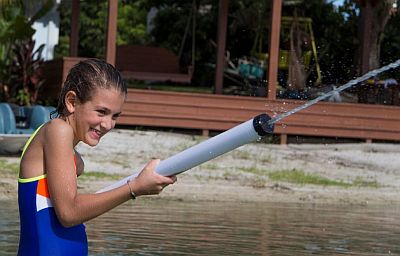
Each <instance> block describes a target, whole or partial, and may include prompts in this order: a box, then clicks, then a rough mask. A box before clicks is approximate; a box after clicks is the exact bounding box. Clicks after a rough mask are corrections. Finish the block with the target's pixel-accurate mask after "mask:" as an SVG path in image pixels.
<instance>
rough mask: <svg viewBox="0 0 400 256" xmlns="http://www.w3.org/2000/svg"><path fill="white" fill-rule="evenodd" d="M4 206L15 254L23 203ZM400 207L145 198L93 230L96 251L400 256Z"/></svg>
mask: <svg viewBox="0 0 400 256" xmlns="http://www.w3.org/2000/svg"><path fill="white" fill-rule="evenodd" d="M0 203H1V208H0V216H2V218H1V219H0V228H1V232H0V248H1V253H0V255H15V254H16V250H17V246H18V233H19V220H18V208H17V204H16V202H13V201H0ZM399 211H400V207H399V206H385V207H382V206H380V207H376V206H375V207H371V206H338V205H336V206H335V205H332V206H315V205H301V204H279V203H239V204H235V203H231V202H230V203H221V202H180V201H163V200H159V199H156V200H149V199H147V200H146V199H143V198H141V199H139V200H136V201H134V202H128V203H126V204H124V205H122V206H120V207H117V208H116V209H114V210H112V211H110V212H109V213H107V214H105V215H103V216H101V217H99V218H97V219H95V220H92V221H90V222H88V223H87V224H86V230H87V233H88V238H89V251H90V255H310V254H315V255H341V254H343V255H346V254H349V255H400V222H399V220H398V219H399Z"/></svg>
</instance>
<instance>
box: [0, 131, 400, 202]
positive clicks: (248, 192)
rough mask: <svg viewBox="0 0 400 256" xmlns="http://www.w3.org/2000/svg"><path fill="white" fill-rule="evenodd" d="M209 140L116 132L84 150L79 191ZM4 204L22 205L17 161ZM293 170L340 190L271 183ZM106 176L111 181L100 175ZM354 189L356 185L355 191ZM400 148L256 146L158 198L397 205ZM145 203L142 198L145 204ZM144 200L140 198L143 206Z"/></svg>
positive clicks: (190, 175) (6, 163)
mask: <svg viewBox="0 0 400 256" xmlns="http://www.w3.org/2000/svg"><path fill="white" fill-rule="evenodd" d="M205 139H207V138H205V137H201V136H194V135H183V134H178V133H172V132H163V131H141V130H125V129H115V130H113V131H112V132H110V133H109V134H107V135H106V136H105V137H104V138H103V139H102V141H101V142H100V144H99V145H98V146H96V147H95V148H91V147H88V146H86V145H84V144H79V145H78V147H77V149H78V151H79V152H80V153H81V154H82V157H83V159H84V161H85V172H86V175H85V174H84V175H83V176H82V177H81V178H79V190H80V192H82V193H92V192H95V191H97V190H99V189H100V188H103V187H105V186H107V185H109V184H112V183H113V182H115V181H117V180H118V179H119V178H121V177H125V176H128V175H130V174H132V173H134V172H137V171H140V170H141V168H142V167H143V166H144V165H145V164H146V162H147V161H148V160H149V159H151V158H153V157H156V158H161V159H165V158H167V157H169V156H172V155H173V154H175V153H178V152H180V151H182V150H184V149H186V148H188V147H190V146H193V145H195V144H197V143H200V142H201V141H203V140H205ZM0 161H2V162H3V164H2V167H1V168H2V169H5V170H0V175H1V176H2V181H1V183H0V199H4V198H11V199H14V198H15V199H16V195H17V182H16V176H17V174H16V170H14V171H12V170H9V169H12V168H11V167H10V166H13V168H14V169H15V167H16V165H17V164H18V161H19V159H18V157H17V156H1V157H0ZM282 170H292V171H293V170H295V171H297V172H302V173H305V174H310V175H313V176H319V177H323V178H326V179H329V180H330V181H338V182H344V183H348V184H353V185H349V186H334V185H320V184H317V185H316V184H309V183H306V184H299V183H293V182H288V181H283V180H273V179H272V176H271V175H272V174H274V173H276V172H279V171H282ZM101 173H105V174H107V175H106V177H102V176H104V175H100V174H101ZM354 184H355V185H354ZM399 192H400V145H399V144H388V143H358V144H289V145H275V144H268V143H265V142H257V143H251V144H248V145H245V146H242V147H240V148H238V149H236V150H233V151H231V152H229V153H227V154H225V155H222V156H220V157H217V158H216V159H213V160H211V161H209V162H206V163H204V164H202V165H200V166H197V167H195V168H193V169H191V170H189V171H187V172H185V173H182V174H180V175H179V176H178V182H177V183H176V184H174V185H172V186H169V187H167V188H165V189H164V191H163V192H162V193H161V194H160V195H157V196H153V197H157V198H160V199H165V200H203V201H235V202H292V203H313V204H361V205H367V204H395V203H398V202H400V193H399ZM142 198H143V197H142ZM139 200H140V198H139Z"/></svg>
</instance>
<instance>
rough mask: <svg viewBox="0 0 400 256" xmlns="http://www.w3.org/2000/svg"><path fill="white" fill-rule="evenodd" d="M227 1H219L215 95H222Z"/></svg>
mask: <svg viewBox="0 0 400 256" xmlns="http://www.w3.org/2000/svg"><path fill="white" fill-rule="evenodd" d="M228 4H229V0H219V7H218V32H217V62H216V67H215V93H216V94H222V87H223V82H224V67H225V44H226V28H227V23H228Z"/></svg>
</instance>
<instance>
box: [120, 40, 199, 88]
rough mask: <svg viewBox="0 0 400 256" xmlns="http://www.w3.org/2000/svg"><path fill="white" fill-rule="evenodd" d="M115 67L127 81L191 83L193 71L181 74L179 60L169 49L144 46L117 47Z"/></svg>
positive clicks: (188, 69)
mask: <svg viewBox="0 0 400 256" xmlns="http://www.w3.org/2000/svg"><path fill="white" fill-rule="evenodd" d="M115 67H116V68H117V69H118V70H119V71H120V72H121V74H122V76H123V77H124V78H126V79H134V80H143V81H152V82H153V81H156V82H166V81H170V82H176V83H190V82H191V80H192V75H193V69H192V67H191V66H189V67H188V68H187V72H186V73H182V72H181V68H180V65H179V58H178V56H176V55H175V54H174V53H173V52H171V51H170V50H168V49H165V48H161V47H153V46H143V45H120V46H117V53H116V63H115Z"/></svg>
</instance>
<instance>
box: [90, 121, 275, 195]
mask: <svg viewBox="0 0 400 256" xmlns="http://www.w3.org/2000/svg"><path fill="white" fill-rule="evenodd" d="M269 120H270V117H269V116H268V115H266V114H262V115H259V116H257V117H255V118H254V119H250V120H248V121H247V122H244V123H242V124H240V125H238V126H235V127H233V128H232V129H230V130H227V131H225V132H223V133H221V134H219V135H217V136H215V137H212V138H210V139H208V140H206V141H203V142H201V143H199V144H197V145H195V146H193V147H191V148H188V149H186V150H184V151H182V152H180V153H177V154H176V155H173V156H171V157H169V158H167V159H165V160H163V161H161V162H160V163H159V165H157V167H156V169H155V171H156V172H157V173H158V174H161V175H163V176H171V175H176V174H179V173H181V172H184V171H187V170H189V169H191V168H193V167H195V166H197V165H200V164H202V163H204V162H207V161H209V160H211V159H214V158H216V157H217V156H220V155H222V154H224V153H226V152H229V151H231V150H233V149H235V148H238V147H240V146H242V145H244V144H247V143H250V142H253V141H256V140H258V139H260V138H261V136H263V135H266V134H268V133H272V131H273V125H272V124H269V123H268V121H269ZM138 174H139V173H135V174H133V175H131V176H129V177H126V178H124V179H122V180H120V181H118V182H116V183H114V184H112V185H110V186H108V187H105V188H103V189H101V190H99V191H98V192H97V193H101V192H105V191H109V190H112V189H114V188H117V187H120V186H122V185H125V184H126V182H127V181H128V180H131V179H134V178H136V176H137V175H138Z"/></svg>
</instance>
